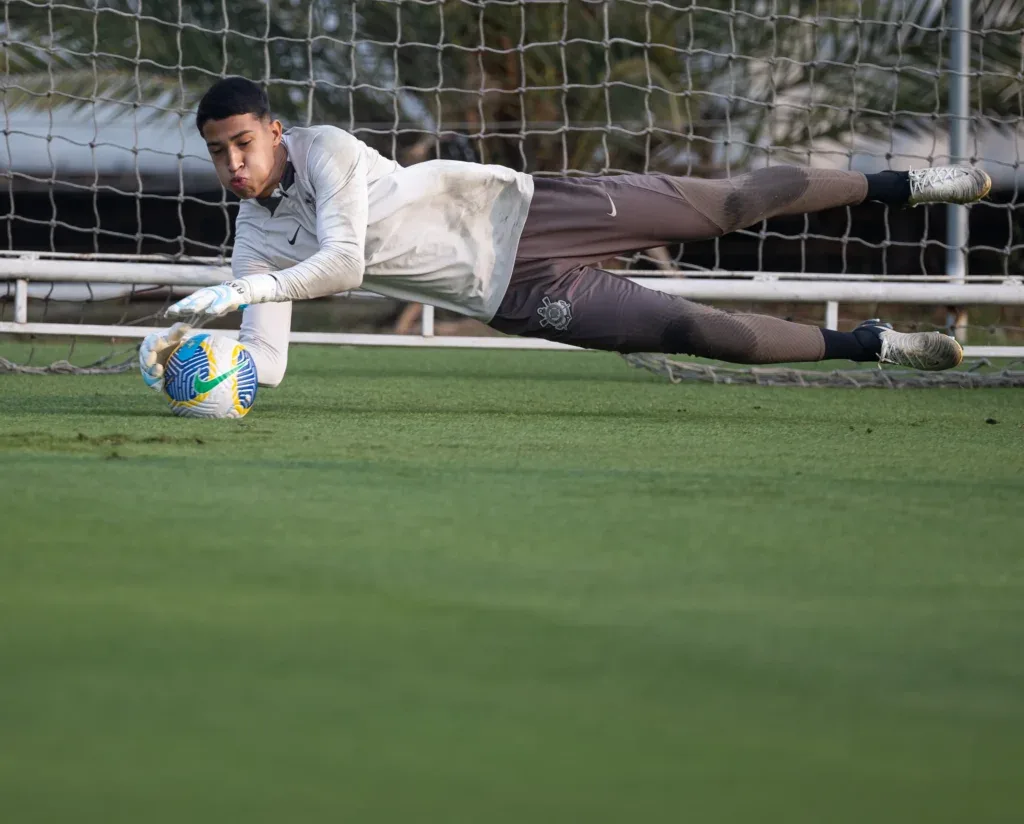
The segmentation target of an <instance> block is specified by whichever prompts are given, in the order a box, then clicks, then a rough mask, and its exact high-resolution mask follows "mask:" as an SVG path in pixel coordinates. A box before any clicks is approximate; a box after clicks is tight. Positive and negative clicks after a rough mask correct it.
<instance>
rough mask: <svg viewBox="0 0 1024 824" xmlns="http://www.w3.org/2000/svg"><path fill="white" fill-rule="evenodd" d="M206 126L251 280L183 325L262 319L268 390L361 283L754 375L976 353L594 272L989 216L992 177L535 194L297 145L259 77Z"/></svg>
mask: <svg viewBox="0 0 1024 824" xmlns="http://www.w3.org/2000/svg"><path fill="white" fill-rule="evenodd" d="M196 125H197V126H198V127H199V131H200V133H201V134H202V136H203V138H204V139H205V140H206V145H207V147H208V148H209V151H210V157H211V158H212V159H213V163H214V166H215V167H216V170H217V175H218V176H219V178H220V180H221V182H222V183H223V184H224V185H225V186H226V187H227V188H229V189H230V190H231V191H232V192H234V193H235V194H236V195H238V196H239V197H240V198H241V199H242V203H241V206H240V208H239V211H238V219H237V222H236V239H235V246H234V253H233V255H232V258H231V269H232V274H233V276H234V279H233V280H230V281H228V282H227V283H224V284H222V285H220V286H213V287H208V288H203V289H199V290H198V291H196V292H194V293H193V294H192V295H190V296H189V297H187V298H185V299H184V300H181V301H179V302H178V303H176V304H174V305H173V306H171V307H170V308H169V309H168V310H167V314H168V315H171V316H177V317H188V318H193V317H202V316H217V315H222V314H224V313H226V312H230V311H233V310H236V309H239V308H243V307H245V308H244V312H243V315H242V327H241V333H240V335H239V339H240V340H241V342H242V343H243V344H245V346H246V347H247V349H248V350H249V352H250V353H251V354H252V356H253V358H254V360H255V362H256V367H257V371H258V374H259V381H260V383H261V384H264V385H270V386H275V385H277V384H278V383H279V382H280V381H281V379H282V377H283V376H284V372H285V367H286V364H287V355H288V334H289V331H290V325H291V301H295V300H304V299H309V298H318V297H323V296H326V295H333V294H335V293H337V292H344V291H346V290H349V289H355V288H357V287H360V288H363V289H366V290H369V291H373V292H377V293H379V294H382V295H387V296H389V297H393V298H398V299H401V300H406V301H415V302H420V303H429V304H433V305H434V306H438V307H442V308H444V309H450V310H453V311H455V312H459V313H461V314H463V315H467V316H469V317H472V318H478V319H479V320H481V321H483V322H485V323H487V324H489V325H490V326H492V327H493V328H495V329H498V330H500V331H502V332H507V333H510V334H514V335H524V336H530V337H542V338H547V339H549V340H554V341H561V342H564V343H570V344H575V345H577V346H582V347H589V348H593V349H608V350H614V351H616V352H665V353H683V354H687V355H699V356H702V357H707V358H716V359H719V360H725V361H732V362H735V363H749V364H766V363H779V362H790V361H820V360H825V359H833V358H840V359H848V360H853V361H880V362H884V363H894V364H899V365H903V366H910V367H914V368H919V369H948V368H950V367H953V366H956V365H957V364H958V363H960V360H961V358H962V357H963V351H962V349H961V348H960V345H959V344H958V343H957V342H956V341H955V340H954V339H953V338H951V337H949V336H947V335H943V334H941V333H939V332H920V333H914V334H904V333H900V332H895V331H893V330H891V329H890V328H889V327H888V326H887V325H885V324H881V323H879V322H877V321H868V322H866V323H863V324H861V325H860V326H859V327H857V328H856V329H855V330H853V331H852V332H835V331H831V330H827V329H820V328H818V327H816V326H807V325H802V324H797V323H790V322H787V321H784V320H780V319H778V318H774V317H769V316H765V315H754V314H733V313H726V312H722V311H719V310H716V309H712V308H710V307H707V306H703V305H700V304H697V303H693V302H691V301H688V300H684V299H683V298H680V297H675V296H672V295H667V294H664V293H662V292H658V291H654V290H651V289H645V288H643V287H641V286H637V285H636V284H634V283H632V282H631V281H629V280H626V279H624V278H620V277H616V276H614V275H611V274H609V273H607V272H604V271H602V270H600V269H596V268H594V267H593V264H595V263H597V262H599V261H601V260H605V259H607V258H609V257H613V256H615V255H620V254H624V253H629V252H635V251H639V250H643V249H649V248H651V247H655V246H663V245H667V244H674V243H680V242H685V241H694V240H703V239H707V238H713V237H718V236H720V235H724V234H727V233H729V232H732V231H735V230H737V229H742V228H744V227H747V226H750V225H752V224H755V223H758V222H759V221H762V220H764V219H765V218H769V217H773V216H775V215H789V214H801V213H806V212H816V211H819V210H821V209H829V208H833V207H836V206H845V205H851V204H856V203H860V202H862V201H864V200H877V201H881V202H883V203H889V204H892V205H895V206H916V205H918V204H922V203H938V202H946V203H970V202H972V201H975V200H978V199H980V198H982V197H984V196H985V195H986V194H987V193H988V191H989V189H990V187H991V181H990V180H989V177H988V175H987V174H985V172H983V171H981V170H980V169H976V168H972V167H960V166H947V167H938V168H931V169H924V170H919V171H910V172H880V173H878V174H869V175H864V174H861V173H860V172H850V171H831V170H821V169H806V168H798V167H788V166H778V167H773V168H767V169H761V170H759V171H755V172H751V173H749V174H744V175H740V176H739V177H733V178H730V179H727V180H702V179H697V178H688V177H672V176H669V175H657V174H627V175H619V176H612V177H595V178H571V179H570V178H565V179H551V178H533V177H531V176H530V175H528V174H523V173H520V172H515V171H513V170H512V169H507V168H505V167H502V166H489V165H481V164H476V163H468V162H461V161H451V160H434V161H428V162H425V163H420V164H417V165H415V166H411V167H408V168H403V167H401V166H399V165H398V164H397V163H395V162H394V161H392V160H388V159H386V158H384V157H382V156H381V155H380V154H378V153H377V152H376V151H374V150H373V149H372V148H370V147H369V146H367V145H366V144H364V143H363V142H362V141H360V140H358V139H357V138H355V137H354V136H352V135H351V134H349V133H347V132H345V131H342V130H341V129H338V128H335V127H333V126H313V127H309V128H295V129H289V130H288V131H284V130H283V129H282V126H281V123H280V121H278V120H275V119H273V118H272V117H271V114H270V107H269V104H268V101H267V97H266V95H265V94H264V92H263V91H262V90H261V89H260V87H259V86H257V85H256V84H255V83H253V82H251V81H249V80H246V79H244V78H239V77H231V78H227V79H224V80H221V81H219V82H217V83H215V84H214V85H213V86H212V87H211V88H210V90H209V91H208V92H207V93H206V94H205V95H204V97H203V99H202V101H201V102H200V104H199V109H198V112H197V117H196ZM188 331H189V328H188V327H187V326H186V325H185V324H180V323H179V324H176V325H175V326H174V327H173V328H172V329H171V330H169V331H167V332H162V333H158V334H154V335H151V336H150V337H149V338H147V339H146V340H145V341H144V342H143V344H142V346H141V348H140V361H141V363H140V365H141V367H142V372H143V378H144V379H145V380H146V382H147V383H148V384H149V385H151V386H154V387H160V386H161V385H162V374H163V365H164V363H165V362H166V360H167V357H168V356H169V354H170V352H171V351H172V349H173V347H174V346H175V345H176V344H177V342H178V341H180V340H181V339H182V338H183V337H184V336H185V335H187V334H188Z"/></svg>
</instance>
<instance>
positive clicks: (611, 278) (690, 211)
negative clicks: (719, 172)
mask: <svg viewBox="0 0 1024 824" xmlns="http://www.w3.org/2000/svg"><path fill="white" fill-rule="evenodd" d="M866 195H867V179H866V178H865V177H864V175H863V174H861V173H860V172H844V171H831V170H820V169H804V168H800V167H792V166H777V167H773V168H768V169H761V170H759V171H756V172H751V173H750V174H745V175H741V176H739V177H734V178H730V179H727V180H702V179H698V178H687V177H671V176H668V175H620V176H615V177H597V178H561V179H552V178H536V179H535V190H534V196H533V201H532V203H531V204H530V212H529V215H528V217H527V220H526V226H525V227H524V229H523V234H522V237H521V239H520V242H519V249H518V251H517V254H516V263H515V268H514V269H513V273H512V279H511V282H510V283H509V288H508V291H507V292H506V294H505V297H504V299H503V300H502V303H501V306H500V307H499V309H498V312H497V314H496V315H495V316H494V318H493V319H492V320H491V322H490V325H491V326H493V327H494V328H495V329H498V330H500V331H502V332H507V333H509V334H513V335H522V336H526V337H541V338H547V339H549V340H555V341H561V342H563V343H570V344H573V345H576V346H583V347H587V348H591V349H609V350H613V351H616V352H665V353H673V354H674V353H680V354H688V355H698V356H701V357H708V358H715V359H718V360H726V361H732V362H734V363H782V362H787V361H816V360H821V358H822V356H823V355H824V352H825V344H824V339H823V337H822V334H821V330H820V329H818V327H816V326H806V325H804V324H798V323H790V322H788V321H784V320H780V319H778V318H773V317H769V316H767V315H752V314H734V313H728V312H722V311H720V310H717V309H712V308H711V307H708V306H703V305H701V304H699V303H694V302H692V301H689V300H686V299H684V298H680V297H676V296H673V295H666V294H665V293H663V292H658V291H655V290H653V289H646V288H644V287H642V286H637V285H636V284H634V283H632V282H631V281H629V280H626V279H625V278H620V277H616V276H615V275H611V274H609V273H608V272H604V271H602V270H600V269H596V268H593V267H592V266H591V264H593V263H596V262H598V261H601V260H605V259H607V258H609V257H613V256H615V255H620V254H627V253H630V252H637V251H642V250H644V249H650V248H653V247H656V246H664V245H669V244H674V243H680V242H685V241H693V240H706V239H709V238H713V237H718V236H720V235H724V234H727V233H728V232H732V231H735V230H737V229H743V228H746V227H747V226H751V225H753V224H755V223H758V222H760V221H762V220H764V219H765V218H770V217H775V216H777V215H790V214H804V213H808V212H816V211H820V210H822V209H829V208H832V207H835V206H846V205H851V204H855V203H860V202H861V201H863V200H864V198H865V197H866Z"/></svg>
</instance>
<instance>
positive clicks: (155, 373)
mask: <svg viewBox="0 0 1024 824" xmlns="http://www.w3.org/2000/svg"><path fill="white" fill-rule="evenodd" d="M191 334H192V327H191V326H189V325H188V324H187V323H176V324H174V326H172V327H171V328H170V329H165V330H163V331H162V332H153V333H152V334H150V335H147V336H146V337H145V338H143V340H142V344H141V345H140V346H139V370H140V371H141V372H142V380H143V381H145V383H146V386H148V387H149V388H150V389H155V390H156V391H157V392H160V391H162V390H163V388H164V367H165V366H166V365H167V359H168V358H170V356H171V354H172V353H173V352H174V350H175V349H177V348H178V344H180V343H181V342H182V341H183V340H185V338H187V337H189V336H190V335H191Z"/></svg>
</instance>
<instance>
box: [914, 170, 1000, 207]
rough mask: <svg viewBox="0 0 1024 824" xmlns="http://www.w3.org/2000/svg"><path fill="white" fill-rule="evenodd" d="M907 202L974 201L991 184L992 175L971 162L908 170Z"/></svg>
mask: <svg viewBox="0 0 1024 824" xmlns="http://www.w3.org/2000/svg"><path fill="white" fill-rule="evenodd" d="M909 174H910V200H908V201H907V205H908V206H920V205H921V204H922V203H974V201H976V200H981V199H982V198H983V197H985V195H987V194H988V193H989V190H990V189H991V188H992V178H990V177H989V176H988V174H986V173H985V172H984V171H983V170H981V169H978V168H975V167H974V166H934V167H932V168H931V169H911V170H910V173H909Z"/></svg>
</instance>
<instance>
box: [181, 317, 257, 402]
mask: <svg viewBox="0 0 1024 824" xmlns="http://www.w3.org/2000/svg"><path fill="white" fill-rule="evenodd" d="M256 385H257V382H256V364H255V362H254V361H253V359H252V355H250V354H249V353H248V352H247V351H246V349H245V346H243V345H242V344H241V343H239V342H238V341H237V340H234V339H233V338H229V337H226V336H224V335H210V334H206V333H203V334H199V335H194V336H193V337H191V338H188V339H187V340H184V341H182V342H181V344H180V345H179V346H178V348H177V349H175V350H174V353H173V354H172V355H171V356H170V358H168V360H167V365H166V366H165V367H164V395H165V397H166V398H167V401H168V403H169V404H170V407H171V411H172V412H173V413H174V414H175V415H181V416H182V417H187V418H240V417H242V416H243V415H245V414H246V413H247V412H248V411H249V410H250V409H251V408H252V405H253V402H254V401H255V400H256Z"/></svg>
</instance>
